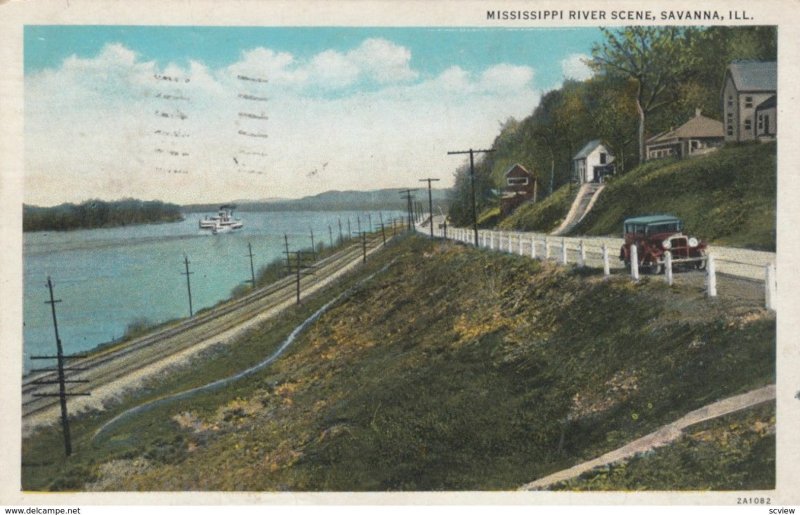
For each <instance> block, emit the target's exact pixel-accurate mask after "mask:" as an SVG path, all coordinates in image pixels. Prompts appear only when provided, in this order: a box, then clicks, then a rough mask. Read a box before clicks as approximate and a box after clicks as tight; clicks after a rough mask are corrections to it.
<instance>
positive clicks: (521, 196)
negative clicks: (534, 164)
mask: <svg viewBox="0 0 800 515" xmlns="http://www.w3.org/2000/svg"><path fill="white" fill-rule="evenodd" d="M503 178H504V179H505V186H504V187H503V191H502V194H501V197H500V211H501V212H502V213H503V215H504V216H506V215H509V214H510V213H511V212H512V211H514V210H515V209H516V208H517V207H518V206H519V205H520V204H522V203H523V202H527V201H528V200H533V201H534V202H535V201H536V177H535V176H534V175H533V174H532V173H531V172H529V171H528V170H526V169H525V167H524V166H522V165H521V164H519V163H516V164H514V165H513V166H511V167H509V169H508V170H506V172H505V173H504V174H503Z"/></svg>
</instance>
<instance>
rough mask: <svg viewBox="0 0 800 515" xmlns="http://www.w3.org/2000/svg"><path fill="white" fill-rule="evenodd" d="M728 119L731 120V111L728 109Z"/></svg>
mask: <svg viewBox="0 0 800 515" xmlns="http://www.w3.org/2000/svg"><path fill="white" fill-rule="evenodd" d="M728 120H730V121H733V112H732V111H728Z"/></svg>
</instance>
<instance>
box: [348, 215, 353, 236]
mask: <svg viewBox="0 0 800 515" xmlns="http://www.w3.org/2000/svg"><path fill="white" fill-rule="evenodd" d="M351 234H352V230H351V229H350V217H349V216H348V217H347V239H348V240H349V239H350V235H351Z"/></svg>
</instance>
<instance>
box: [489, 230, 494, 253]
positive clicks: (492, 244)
mask: <svg viewBox="0 0 800 515" xmlns="http://www.w3.org/2000/svg"><path fill="white" fill-rule="evenodd" d="M489 250H494V231H489Z"/></svg>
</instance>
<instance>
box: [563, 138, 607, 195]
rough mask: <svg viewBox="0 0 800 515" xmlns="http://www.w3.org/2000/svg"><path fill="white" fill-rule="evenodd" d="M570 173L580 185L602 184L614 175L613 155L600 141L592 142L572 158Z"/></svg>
mask: <svg viewBox="0 0 800 515" xmlns="http://www.w3.org/2000/svg"><path fill="white" fill-rule="evenodd" d="M572 173H573V177H574V178H576V179H577V181H578V182H579V183H581V184H582V183H584V182H603V181H604V180H605V177H606V176H607V175H612V174H613V173H614V155H613V154H612V153H611V152H609V150H608V148H607V147H606V146H605V145H604V144H603V142H602V141H601V140H599V139H595V140H592V141H590V142H589V143H587V144H586V145H584V147H583V148H582V149H580V151H578V153H577V154H575V157H573V158H572Z"/></svg>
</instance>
